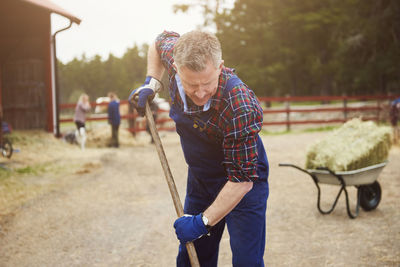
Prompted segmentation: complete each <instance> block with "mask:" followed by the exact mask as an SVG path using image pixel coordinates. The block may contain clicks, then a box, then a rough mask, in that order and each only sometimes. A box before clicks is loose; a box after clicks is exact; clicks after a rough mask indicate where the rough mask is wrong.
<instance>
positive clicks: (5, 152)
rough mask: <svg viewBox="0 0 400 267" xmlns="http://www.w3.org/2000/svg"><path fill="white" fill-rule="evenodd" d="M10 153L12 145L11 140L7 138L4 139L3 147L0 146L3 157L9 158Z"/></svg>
mask: <svg viewBox="0 0 400 267" xmlns="http://www.w3.org/2000/svg"><path fill="white" fill-rule="evenodd" d="M12 153H13V147H12V144H11V142H10V141H9V140H7V139H4V140H3V147H2V154H3V157H7V158H11V156H12Z"/></svg>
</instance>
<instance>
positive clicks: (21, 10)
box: [0, 0, 80, 132]
mask: <svg viewBox="0 0 400 267" xmlns="http://www.w3.org/2000/svg"><path fill="white" fill-rule="evenodd" d="M51 13H56V14H59V15H61V16H64V17H66V18H68V19H69V20H70V26H71V25H72V23H76V24H79V23H80V19H78V18H77V17H75V16H73V15H71V14H69V13H68V12H66V11H64V10H63V9H62V8H60V7H58V6H57V5H55V4H53V3H52V2H51V1H50V0H1V1H0V105H1V107H2V110H3V120H4V121H7V122H8V123H10V124H11V126H12V127H13V128H14V129H44V130H46V131H50V132H56V130H57V128H58V109H57V106H58V101H57V99H58V96H57V95H58V93H57V80H56V78H55V77H57V71H56V67H55V66H56V65H55V64H54V63H55V60H54V58H55V49H54V48H55V35H56V34H57V33H55V34H54V35H53V36H52V34H51V16H50V15H51ZM70 26H69V27H70ZM69 27H67V28H64V29H68V28H69ZM64 29H61V30H64ZM59 32H60V31H59Z"/></svg>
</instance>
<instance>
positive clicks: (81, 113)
mask: <svg viewBox="0 0 400 267" xmlns="http://www.w3.org/2000/svg"><path fill="white" fill-rule="evenodd" d="M89 111H90V102H89V96H88V95H87V94H82V95H81V96H80V97H79V100H78V103H76V107H75V115H74V122H75V124H76V128H77V130H76V131H75V136H76V140H78V142H79V143H80V145H81V149H82V150H84V149H85V143H86V129H85V122H86V113H87V112H89Z"/></svg>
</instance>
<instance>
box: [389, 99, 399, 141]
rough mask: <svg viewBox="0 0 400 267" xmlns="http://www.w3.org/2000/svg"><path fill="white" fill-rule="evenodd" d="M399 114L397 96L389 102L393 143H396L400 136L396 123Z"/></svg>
mask: <svg viewBox="0 0 400 267" xmlns="http://www.w3.org/2000/svg"><path fill="white" fill-rule="evenodd" d="M399 114H400V98H397V99H395V100H393V101H392V103H390V123H391V124H392V127H393V143H394V144H397V143H398V142H399V138H400V129H399V126H398V125H397V123H398V121H399Z"/></svg>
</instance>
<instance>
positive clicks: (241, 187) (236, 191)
mask: <svg viewBox="0 0 400 267" xmlns="http://www.w3.org/2000/svg"><path fill="white" fill-rule="evenodd" d="M252 188H253V182H242V183H234V182H231V181H228V182H227V183H226V184H225V185H224V187H223V188H222V190H221V191H220V192H219V194H218V196H217V198H216V199H215V201H214V202H213V204H211V206H210V207H208V208H207V209H206V210H205V211H204V212H203V214H204V216H206V217H207V219H208V223H209V225H211V226H214V225H215V224H217V223H218V222H219V221H220V220H222V219H223V218H224V217H225V216H226V215H227V214H228V213H229V212H230V211H231V210H233V208H235V207H236V205H237V204H238V203H239V202H240V200H242V198H243V197H244V196H245V195H246V194H247V192H249V191H250V190H251V189H252Z"/></svg>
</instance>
